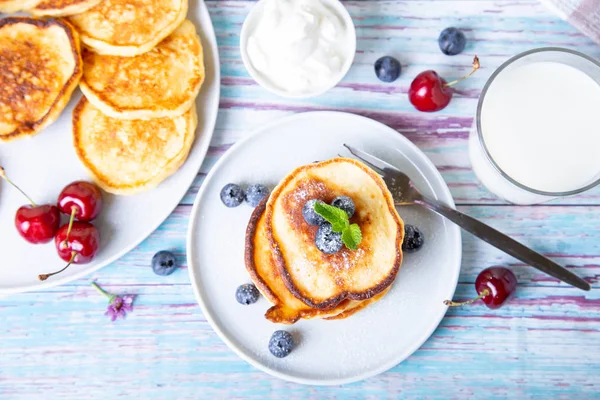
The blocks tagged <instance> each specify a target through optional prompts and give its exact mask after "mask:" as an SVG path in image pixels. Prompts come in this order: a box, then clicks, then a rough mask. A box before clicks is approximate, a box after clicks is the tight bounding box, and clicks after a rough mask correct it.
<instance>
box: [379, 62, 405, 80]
mask: <svg viewBox="0 0 600 400" xmlns="http://www.w3.org/2000/svg"><path fill="white" fill-rule="evenodd" d="M401 70H402V66H401V65H400V62H399V61H398V60H396V59H395V58H394V57H390V56H384V57H381V58H380V59H378V60H377V61H375V75H377V77H378V78H379V80H380V81H383V82H394V81H395V80H396V79H398V77H399V76H400V71H401Z"/></svg>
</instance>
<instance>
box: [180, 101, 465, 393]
mask: <svg viewBox="0 0 600 400" xmlns="http://www.w3.org/2000/svg"><path fill="white" fill-rule="evenodd" d="M316 114H317V115H327V114H329V115H332V114H333V115H335V116H341V117H343V118H355V119H360V120H362V121H364V122H367V123H370V124H372V125H377V126H379V127H381V128H383V129H385V130H388V131H391V132H394V133H395V134H396V135H397V136H398V139H399V140H401V141H403V142H405V144H406V145H407V146H408V147H412V148H413V150H416V152H417V154H418V156H419V157H420V158H421V159H423V160H424V162H425V163H426V164H428V166H430V167H432V169H433V171H434V176H435V178H436V179H437V180H438V181H439V182H440V183H442V185H441V192H442V193H443V195H444V196H445V197H446V199H444V200H442V201H444V202H445V203H446V204H447V205H448V206H450V207H451V208H456V206H455V203H454V199H453V197H452V194H451V192H450V188H449V187H448V184H447V183H446V181H445V180H444V179H443V177H442V175H441V173H440V172H439V170H438V169H437V168H436V166H435V164H434V163H433V162H432V161H431V160H430V159H429V158H428V157H427V156H426V155H425V153H424V152H423V151H422V150H421V149H419V148H418V147H417V146H416V145H415V144H414V143H413V142H411V141H410V140H409V139H408V138H406V137H405V136H404V135H403V134H401V133H400V132H398V131H396V130H395V129H393V128H391V127H389V126H387V125H385V124H384V123H381V122H379V121H376V120H374V119H371V118H368V117H365V116H362V115H358V114H353V113H349V112H343V111H308V112H300V113H294V114H291V115H287V116H284V117H281V118H276V119H275V120H273V121H270V122H269V123H267V124H264V125H262V126H260V127H258V128H256V129H254V130H253V131H252V132H251V133H250V134H248V135H247V136H246V137H244V138H242V139H241V140H238V141H237V142H236V143H234V144H233V145H232V146H231V147H230V148H229V149H228V150H227V152H226V153H225V154H224V155H223V156H222V157H221V158H219V160H217V162H216V163H215V165H213V166H212V168H211V169H210V171H209V173H208V174H207V176H206V178H205V179H204V181H203V182H202V186H201V187H200V190H199V191H198V193H197V194H196V198H195V199H194V204H193V206H192V210H191V212H190V216H189V222H188V231H187V235H186V253H187V257H186V259H187V266H188V274H189V278H190V284H191V286H192V289H193V291H194V296H195V298H196V301H197V303H198V305H199V306H200V309H201V311H202V314H203V315H204V317H205V318H206V320H207V321H208V323H209V324H210V327H211V328H212V330H213V331H214V332H215V333H216V334H217V336H218V337H219V338H220V339H221V340H222V341H223V342H224V343H225V344H226V345H227V346H228V347H229V349H230V350H232V351H233V352H234V353H235V354H237V355H238V356H239V357H240V358H241V359H242V360H244V361H246V362H247V363H249V364H250V365H252V366H253V367H255V368H257V369H258V370H260V371H263V372H266V373H267V374H269V375H271V376H274V377H276V378H279V379H282V380H285V381H289V382H294V383H299V384H303V385H311V386H334V385H345V384H349V383H354V382H358V381H362V380H364V379H367V378H371V377H374V376H377V375H379V374H382V373H384V372H386V371H388V370H390V369H392V368H394V367H395V366H397V365H398V364H400V363H401V362H403V361H404V360H406V359H407V358H408V357H410V356H411V355H412V354H413V353H414V352H415V351H417V350H418V349H419V348H421V346H422V345H423V344H424V343H425V342H426V341H427V340H428V339H429V338H430V337H431V336H432V334H433V333H434V331H435V330H436V329H437V327H438V326H439V325H440V323H441V322H442V320H443V318H444V316H445V315H446V312H447V310H448V308H446V310H445V311H444V312H443V313H441V315H439V316H436V318H433V319H432V323H431V326H430V327H429V329H428V330H427V334H426V335H423V339H422V340H419V341H417V342H418V343H416V345H415V346H411V347H409V348H408V351H404V352H403V353H402V354H400V355H399V357H397V358H394V359H393V360H392V362H389V363H385V364H382V365H381V366H379V367H378V368H374V369H372V370H370V371H368V372H365V373H362V374H358V375H356V376H352V377H348V378H339V379H323V380H319V379H310V378H302V377H297V376H294V375H289V374H286V373H283V372H280V371H277V370H276V369H273V368H270V367H268V366H266V365H263V364H261V363H260V362H257V361H256V360H255V359H254V358H252V357H250V356H249V355H248V354H246V352H245V351H244V349H242V348H241V347H239V346H237V345H236V344H235V343H234V341H233V340H231V339H230V338H229V337H228V336H227V335H226V334H225V333H224V332H223V331H222V330H221V328H220V324H218V323H217V322H216V321H215V319H214V318H213V316H212V314H211V313H209V312H208V311H207V310H208V307H207V304H206V303H205V301H204V299H203V297H202V294H201V293H200V290H199V285H197V284H196V282H197V277H196V274H195V268H194V267H193V265H194V262H193V259H194V255H195V250H194V247H193V245H192V242H193V240H192V239H193V238H194V232H195V230H196V225H197V221H198V215H197V214H198V210H199V208H200V203H201V202H202V201H203V200H204V197H205V196H206V193H207V190H206V188H207V187H208V185H207V184H206V183H207V182H210V181H211V180H212V179H214V176H215V174H216V171H218V170H219V169H220V167H221V165H222V164H224V163H226V162H228V160H229V158H230V157H231V154H233V153H234V152H235V151H236V150H237V149H238V148H239V147H242V146H244V145H245V144H246V143H247V142H249V141H250V140H253V139H254V137H255V136H256V135H260V134H262V133H263V132H265V131H269V130H271V129H273V128H275V127H277V126H280V125H285V124H289V123H291V122H293V121H294V120H297V119H303V118H310V117H311V116H312V115H316ZM445 222H446V223H447V224H448V226H449V227H450V229H452V230H454V231H455V234H454V238H455V240H454V241H455V243H454V246H453V247H454V248H455V251H456V253H457V259H456V264H455V266H454V270H455V273H454V279H453V282H452V290H451V292H452V293H451V294H454V292H455V291H456V287H457V286H458V278H459V275H460V270H461V264H462V232H461V230H460V228H459V227H458V226H457V225H456V224H453V223H451V222H450V221H445Z"/></svg>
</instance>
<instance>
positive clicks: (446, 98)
mask: <svg viewBox="0 0 600 400" xmlns="http://www.w3.org/2000/svg"><path fill="white" fill-rule="evenodd" d="M408 99H409V100H410V102H411V103H412V105H413V106H415V108H416V109H417V110H419V111H424V112H432V111H439V110H441V109H443V108H445V107H446V106H447V105H448V104H449V103H450V100H451V99H452V88H450V86H447V85H446V81H445V80H444V79H443V78H442V77H440V76H439V75H438V73H437V72H435V71H432V70H428V71H424V72H421V73H420V74H419V75H417V77H416V78H415V79H414V80H413V81H412V83H411V84H410V89H409V90H408Z"/></svg>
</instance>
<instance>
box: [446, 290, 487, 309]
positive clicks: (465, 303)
mask: <svg viewBox="0 0 600 400" xmlns="http://www.w3.org/2000/svg"><path fill="white" fill-rule="evenodd" d="M488 294H490V291H489V289H483V290H482V291H481V293H480V294H479V296H477V297H475V298H474V299H471V300H467V301H463V302H455V301H451V300H444V304H445V305H447V306H449V307H460V306H466V305H467V304H472V303H475V302H476V301H477V300H481V299H482V298H484V297H485V296H487V295H488Z"/></svg>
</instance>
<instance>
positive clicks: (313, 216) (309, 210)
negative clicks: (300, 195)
mask: <svg viewBox="0 0 600 400" xmlns="http://www.w3.org/2000/svg"><path fill="white" fill-rule="evenodd" d="M317 201H318V202H321V203H323V202H322V201H321V200H317V199H312V200H309V201H307V202H306V203H304V207H302V216H303V217H304V220H305V221H306V222H307V223H308V224H309V225H314V226H319V225H322V224H324V223H325V218H323V217H322V216H320V215H319V214H317V212H316V211H315V203H316V202H317Z"/></svg>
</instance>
